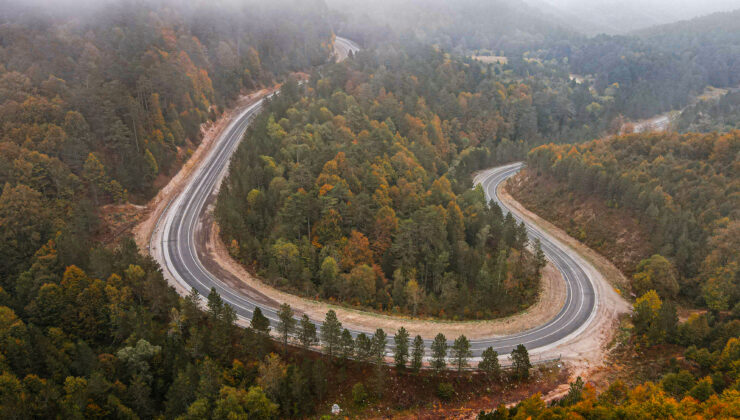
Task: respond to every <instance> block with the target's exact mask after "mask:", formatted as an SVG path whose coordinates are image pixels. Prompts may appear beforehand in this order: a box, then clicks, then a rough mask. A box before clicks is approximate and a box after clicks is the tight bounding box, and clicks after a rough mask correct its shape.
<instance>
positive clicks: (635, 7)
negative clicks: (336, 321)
mask: <svg viewBox="0 0 740 420" xmlns="http://www.w3.org/2000/svg"><path fill="white" fill-rule="evenodd" d="M155 2H156V3H162V4H167V5H169V6H175V7H185V8H192V7H193V6H194V5H200V6H207V7H218V8H226V7H233V6H236V7H249V6H252V5H255V4H260V5H273V4H275V3H278V4H280V5H285V4H296V5H297V4H299V3H300V0H292V1H286V0H280V1H275V0H208V1H206V0H189V1H187V0H0V18H2V19H9V18H12V17H14V16H18V15H28V14H32V13H33V14H41V15H46V16H67V17H70V16H72V17H74V16H79V17H82V16H85V15H89V14H90V13H92V12H95V11H98V10H101V9H105V8H106V7H108V6H110V5H111V4H114V3H124V4H127V5H131V6H132V7H134V6H135V5H136V4H137V3H155ZM324 2H325V3H326V4H327V5H328V6H329V8H330V9H332V10H333V11H335V13H336V14H337V15H340V16H345V17H347V18H348V19H349V20H351V17H353V16H354V17H358V16H363V17H370V18H372V19H374V20H375V21H376V23H378V24H389V23H394V24H396V25H395V26H398V25H400V24H405V25H407V26H409V27H411V26H413V25H416V24H417V23H418V21H417V20H415V19H413V18H411V17H410V16H413V15H414V14H419V15H427V16H429V15H435V16H437V17H438V19H440V20H443V19H445V18H446V17H447V15H450V14H454V13H458V12H459V13H465V11H466V10H465V9H468V10H482V9H487V10H490V11H491V12H492V13H494V14H495V13H496V12H497V10H500V11H501V13H500V14H501V15H502V16H503V15H506V14H507V13H508V14H509V15H511V13H512V12H511V11H512V10H514V11H517V10H518V12H519V13H523V14H525V15H526V14H529V15H536V16H535V17H537V18H538V19H539V20H540V21H544V22H547V23H552V24H557V25H560V26H562V27H564V28H567V29H570V30H575V31H577V32H580V33H583V34H586V35H594V34H598V33H607V34H624V33H629V32H631V31H636V30H640V29H644V28H647V27H650V26H655V25H660V24H666V23H671V22H676V21H680V20H686V19H691V18H694V17H698V16H702V15H707V14H711V13H715V12H722V11H730V10H734V9H740V0H372V1H370V0H324ZM404 11H405V12H406V13H404ZM365 23H367V22H365ZM519 23H520V22H519V21H517V20H516V19H514V20H513V21H512V20H511V19H509V18H508V17H507V18H506V19H503V22H497V21H496V20H495V19H493V20H492V22H491V24H492V25H498V24H508V25H513V26H516V25H518V24H519ZM525 23H531V22H522V24H523V25H524V24H525Z"/></svg>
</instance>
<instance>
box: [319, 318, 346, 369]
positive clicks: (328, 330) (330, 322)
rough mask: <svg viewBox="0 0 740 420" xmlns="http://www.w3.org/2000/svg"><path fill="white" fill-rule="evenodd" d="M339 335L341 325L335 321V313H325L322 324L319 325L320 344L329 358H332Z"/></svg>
mask: <svg viewBox="0 0 740 420" xmlns="http://www.w3.org/2000/svg"><path fill="white" fill-rule="evenodd" d="M341 335H342V323H341V322H339V320H338V319H337V314H336V312H334V310H332V309H330V310H329V312H327V313H326V319H324V323H323V324H322V325H321V344H322V345H323V346H324V350H325V351H326V353H327V354H328V355H329V358H332V357H334V353H335V352H336V350H337V346H338V345H339V339H340V338H341Z"/></svg>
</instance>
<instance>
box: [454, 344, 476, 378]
mask: <svg viewBox="0 0 740 420" xmlns="http://www.w3.org/2000/svg"><path fill="white" fill-rule="evenodd" d="M452 355H453V358H454V360H455V366H456V367H457V373H458V375H459V374H460V373H461V372H462V370H463V368H465V367H467V366H468V359H469V358H470V357H471V356H472V355H473V353H472V352H471V351H470V341H468V339H467V337H465V336H464V335H461V336H460V337H458V338H457V339H455V342H454V343H453V344H452Z"/></svg>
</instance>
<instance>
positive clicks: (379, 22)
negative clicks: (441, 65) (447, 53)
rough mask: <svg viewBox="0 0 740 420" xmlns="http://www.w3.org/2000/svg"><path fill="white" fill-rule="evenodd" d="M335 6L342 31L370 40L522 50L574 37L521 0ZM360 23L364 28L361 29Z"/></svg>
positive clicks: (347, 0) (340, 2) (348, 0)
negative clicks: (397, 39)
mask: <svg viewBox="0 0 740 420" xmlns="http://www.w3.org/2000/svg"><path fill="white" fill-rule="evenodd" d="M327 3H328V4H329V6H330V7H331V8H333V9H335V10H337V15H338V20H339V21H340V22H341V23H340V24H341V30H344V31H349V32H347V34H348V35H349V36H351V37H353V39H358V40H362V41H370V42H372V41H373V39H374V38H377V37H385V36H387V34H385V33H384V32H387V30H388V29H391V30H392V31H393V32H395V34H396V36H401V37H415V38H417V39H418V40H420V41H422V42H424V43H427V44H438V45H440V46H441V47H443V48H446V49H451V50H457V51H468V50H474V49H481V48H483V49H490V50H493V51H496V52H498V51H505V52H507V53H511V52H515V51H519V52H521V51H524V50H527V49H529V48H531V47H532V46H535V45H539V44H542V43H544V42H545V41H546V40H548V39H567V38H571V37H575V36H576V35H577V34H576V32H574V31H572V30H571V29H570V27H569V26H568V25H567V24H566V23H565V22H559V21H557V20H555V19H553V17H552V16H550V15H547V14H545V13H542V12H541V11H539V10H538V9H537V8H534V7H532V6H530V5H528V4H527V3H525V2H524V1H522V0H494V1H477V0H462V1H449V0H429V1H425V0H402V1H392V0H381V1H372V2H359V3H358V2H356V1H353V0H328V1H327ZM363 28H364V29H363Z"/></svg>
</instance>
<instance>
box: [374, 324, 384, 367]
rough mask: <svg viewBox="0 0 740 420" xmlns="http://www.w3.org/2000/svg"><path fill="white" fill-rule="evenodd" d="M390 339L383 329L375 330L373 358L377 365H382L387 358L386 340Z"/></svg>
mask: <svg viewBox="0 0 740 420" xmlns="http://www.w3.org/2000/svg"><path fill="white" fill-rule="evenodd" d="M387 338H388V334H386V333H385V331H383V329H382V328H378V329H377V330H375V335H373V340H372V341H373V346H372V349H373V350H372V357H373V362H374V363H375V364H376V365H382V364H383V359H384V358H385V344H386V339H387Z"/></svg>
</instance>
